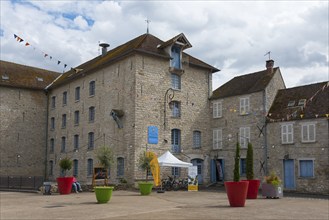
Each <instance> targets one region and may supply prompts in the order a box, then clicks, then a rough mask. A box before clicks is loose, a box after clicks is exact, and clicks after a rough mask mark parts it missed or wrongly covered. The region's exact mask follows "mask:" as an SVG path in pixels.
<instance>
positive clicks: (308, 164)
mask: <svg viewBox="0 0 329 220" xmlns="http://www.w3.org/2000/svg"><path fill="white" fill-rule="evenodd" d="M299 176H300V177H302V178H313V177H314V161H313V160H299Z"/></svg>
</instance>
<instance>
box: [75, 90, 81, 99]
mask: <svg viewBox="0 0 329 220" xmlns="http://www.w3.org/2000/svg"><path fill="white" fill-rule="evenodd" d="M79 100H80V87H76V88H75V101H79Z"/></svg>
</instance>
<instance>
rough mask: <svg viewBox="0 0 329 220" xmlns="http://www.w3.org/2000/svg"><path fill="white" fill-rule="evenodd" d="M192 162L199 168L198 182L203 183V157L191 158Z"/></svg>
mask: <svg viewBox="0 0 329 220" xmlns="http://www.w3.org/2000/svg"><path fill="white" fill-rule="evenodd" d="M191 163H192V164H193V166H197V168H198V183H199V184H202V183H203V176H202V173H203V172H202V170H203V160H202V159H193V160H191Z"/></svg>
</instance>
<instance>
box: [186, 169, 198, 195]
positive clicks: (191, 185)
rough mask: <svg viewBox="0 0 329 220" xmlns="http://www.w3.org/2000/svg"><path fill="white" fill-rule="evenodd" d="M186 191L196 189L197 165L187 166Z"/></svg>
mask: <svg viewBox="0 0 329 220" xmlns="http://www.w3.org/2000/svg"><path fill="white" fill-rule="evenodd" d="M188 191H198V167H197V166H192V167H189V168H188Z"/></svg>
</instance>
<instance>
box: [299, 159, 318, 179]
mask: <svg viewBox="0 0 329 220" xmlns="http://www.w3.org/2000/svg"><path fill="white" fill-rule="evenodd" d="M306 160H307V161H312V165H313V171H312V174H313V176H301V167H300V161H306ZM314 161H315V159H314V158H298V177H299V178H302V179H310V178H314V177H315V173H314Z"/></svg>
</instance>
